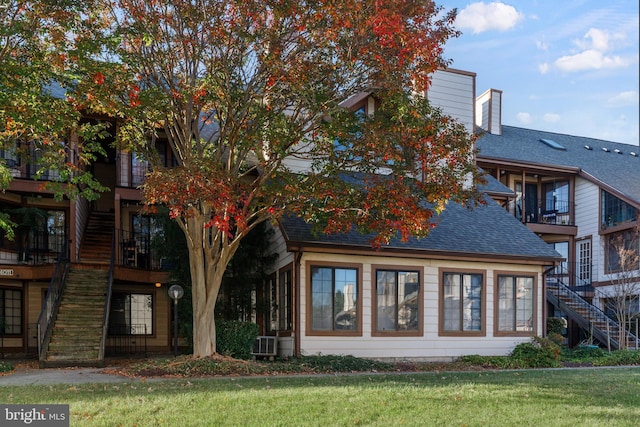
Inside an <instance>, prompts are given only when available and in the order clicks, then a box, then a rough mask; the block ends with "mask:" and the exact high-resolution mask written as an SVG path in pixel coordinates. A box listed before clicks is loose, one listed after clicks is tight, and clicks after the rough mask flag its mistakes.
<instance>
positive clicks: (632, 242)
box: [604, 229, 640, 273]
mask: <svg viewBox="0 0 640 427" xmlns="http://www.w3.org/2000/svg"><path fill="white" fill-rule="evenodd" d="M604 237H605V247H606V252H605V272H606V273H617V272H628V271H633V270H637V269H639V268H640V265H638V264H639V260H638V256H639V253H640V252H639V251H640V234H639V233H638V232H636V231H635V230H634V229H629V230H624V231H620V232H616V233H610V234H607V235H605V236H604Z"/></svg>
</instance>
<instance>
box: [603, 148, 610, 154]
mask: <svg viewBox="0 0 640 427" xmlns="http://www.w3.org/2000/svg"><path fill="white" fill-rule="evenodd" d="M602 151H604V152H605V153H608V152H610V151H611V150H609V149H608V148H607V147H602Z"/></svg>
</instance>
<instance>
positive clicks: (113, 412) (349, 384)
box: [0, 368, 640, 427]
mask: <svg viewBox="0 0 640 427" xmlns="http://www.w3.org/2000/svg"><path fill="white" fill-rule="evenodd" d="M639 394H640V368H594V369H580V370H578V369H567V370H523V371H479V372H457V373H451V372H447V373H443V372H426V373H411V374H373V373H369V374H360V375H322V376H318V375H315V376H303V375H299V376H293V377H283V376H279V377H242V378H228V377H227V378H207V379H193V378H191V379H188V378H183V379H175V380H163V381H155V380H154V381H150V380H146V381H144V380H141V379H135V380H132V381H131V382H130V383H122V384H117V385H114V384H85V385H73V386H70V385H58V386H22V387H0V402H3V403H22V404H25V403H34V404H35V403H62V404H69V405H70V412H71V425H72V426H176V425H180V426H291V425H304V426H347V425H356V426H357V425H367V426H388V425H407V426H423V425H441V426H469V427H470V426H487V425H491V426H522V425H527V426H537V425H544V426H575V425H581V426H600V425H605V424H606V425H609V426H634V425H637V422H638V419H640V401H639V400H638V398H637V396H638V395H639Z"/></svg>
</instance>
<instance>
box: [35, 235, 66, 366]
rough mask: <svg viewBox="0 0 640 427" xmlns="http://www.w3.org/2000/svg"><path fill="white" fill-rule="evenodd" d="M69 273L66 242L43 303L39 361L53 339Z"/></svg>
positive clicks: (39, 332)
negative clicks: (52, 331) (54, 324)
mask: <svg viewBox="0 0 640 427" xmlns="http://www.w3.org/2000/svg"><path fill="white" fill-rule="evenodd" d="M68 271H69V253H68V246H67V243H66V242H65V244H64V246H63V248H62V251H60V254H59V255H58V259H57V260H56V264H55V268H54V270H53V276H52V277H51V281H50V282H49V288H48V289H47V294H46V296H45V298H44V301H43V302H42V308H41V310H40V316H39V317H38V326H37V327H38V359H39V360H42V359H43V357H44V352H45V349H46V347H47V346H48V345H47V343H46V341H47V340H48V339H49V338H50V337H51V325H52V324H53V321H54V317H55V316H56V315H57V313H58V307H59V305H60V300H61V298H62V294H63V292H64V286H65V283H66V278H67V272H68Z"/></svg>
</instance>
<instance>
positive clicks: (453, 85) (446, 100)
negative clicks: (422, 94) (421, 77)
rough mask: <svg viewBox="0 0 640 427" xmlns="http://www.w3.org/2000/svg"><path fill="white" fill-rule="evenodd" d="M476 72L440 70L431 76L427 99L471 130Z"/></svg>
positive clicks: (472, 127)
mask: <svg viewBox="0 0 640 427" xmlns="http://www.w3.org/2000/svg"><path fill="white" fill-rule="evenodd" d="M475 82H476V75H475V73H470V72H467V71H460V70H453V69H447V70H438V71H436V72H435V73H433V75H432V77H431V86H430V87H429V90H428V91H427V99H428V100H429V102H430V103H431V105H433V106H435V107H438V108H440V109H441V110H442V111H443V112H444V113H445V114H447V115H450V116H452V117H454V118H455V119H457V120H459V121H460V122H461V123H463V124H464V125H465V127H466V128H467V130H468V131H469V132H472V131H473V129H474V122H475V118H474V104H475Z"/></svg>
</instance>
